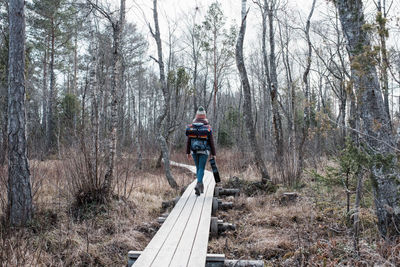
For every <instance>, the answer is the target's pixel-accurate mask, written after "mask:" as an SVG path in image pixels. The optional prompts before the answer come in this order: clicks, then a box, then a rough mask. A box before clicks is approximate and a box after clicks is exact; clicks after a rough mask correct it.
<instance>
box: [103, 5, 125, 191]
mask: <svg viewBox="0 0 400 267" xmlns="http://www.w3.org/2000/svg"><path fill="white" fill-rule="evenodd" d="M125 3H126V0H121V4H120V18H119V20H118V21H116V22H113V21H110V22H111V24H112V28H113V72H112V75H111V76H112V78H111V79H112V82H111V92H110V94H111V124H110V132H109V134H110V136H109V140H108V142H109V144H108V153H109V154H108V163H107V165H108V167H107V168H108V169H107V172H106V174H105V178H104V189H105V194H106V197H107V198H108V199H110V198H111V195H112V183H113V180H114V167H115V155H116V152H117V127H118V100H119V98H118V93H119V90H120V89H121V88H120V85H121V83H120V82H121V81H120V78H121V76H120V70H121V61H120V42H121V33H122V29H123V26H124V23H125Z"/></svg>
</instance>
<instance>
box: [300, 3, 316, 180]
mask: <svg viewBox="0 0 400 267" xmlns="http://www.w3.org/2000/svg"><path fill="white" fill-rule="evenodd" d="M315 1H316V0H313V3H312V7H311V11H310V14H309V15H308V18H307V23H306V29H305V35H306V39H307V45H308V53H307V64H306V69H305V70H304V73H303V83H304V86H305V90H304V98H305V102H306V103H305V107H304V116H303V120H304V122H303V129H302V132H303V136H302V138H301V141H300V144H299V149H298V150H297V151H298V157H299V161H298V163H299V164H298V165H297V171H296V180H297V181H298V180H299V179H300V176H301V173H302V171H303V167H304V144H305V142H306V140H307V137H308V129H309V128H310V106H311V105H310V104H311V101H310V96H309V95H310V81H309V79H308V76H309V74H310V69H311V55H312V45H311V40H310V23H311V17H312V15H313V13H314V8H315Z"/></svg>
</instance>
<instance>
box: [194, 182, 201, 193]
mask: <svg viewBox="0 0 400 267" xmlns="http://www.w3.org/2000/svg"><path fill="white" fill-rule="evenodd" d="M194 192H195V194H196V196H200V183H197V184H196V187H195V188H194Z"/></svg>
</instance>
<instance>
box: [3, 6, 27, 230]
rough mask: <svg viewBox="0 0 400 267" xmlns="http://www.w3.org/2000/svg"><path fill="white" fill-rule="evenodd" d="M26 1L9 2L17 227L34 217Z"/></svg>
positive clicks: (11, 167)
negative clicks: (28, 136) (28, 125)
mask: <svg viewBox="0 0 400 267" xmlns="http://www.w3.org/2000/svg"><path fill="white" fill-rule="evenodd" d="M24 6H25V4H24V0H10V2H9V22H10V24H9V31H10V32H9V35H10V37H9V38H10V39H9V57H8V58H9V61H8V66H9V76H8V216H9V223H10V224H11V225H13V226H22V225H25V224H26V223H28V222H29V221H30V220H31V218H32V191H31V183H30V172H29V163H28V158H27V155H26V148H27V143H26V136H25V130H26V129H25V125H26V118H25V13H24Z"/></svg>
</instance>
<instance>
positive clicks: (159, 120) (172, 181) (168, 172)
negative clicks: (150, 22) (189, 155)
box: [150, 0, 178, 188]
mask: <svg viewBox="0 0 400 267" xmlns="http://www.w3.org/2000/svg"><path fill="white" fill-rule="evenodd" d="M153 17H154V27H155V32H153V30H152V29H150V30H151V34H152V35H153V38H154V39H155V41H156V43H157V53H158V60H157V62H158V67H159V69H160V85H161V90H162V94H163V98H164V102H163V103H162V104H161V112H160V115H159V116H158V117H157V120H156V125H158V127H159V128H161V129H163V128H164V127H163V121H164V119H165V117H166V116H167V112H168V107H169V99H170V97H169V91H168V88H167V83H166V79H165V69H164V61H163V55H162V43H161V36H160V27H159V24H158V12H157V0H153ZM157 140H158V143H159V145H160V148H161V153H162V157H163V160H164V169H165V176H166V178H167V181H168V183H169V185H170V186H171V187H172V188H178V184H177V183H176V181H175V179H174V177H173V176H172V173H171V170H170V162H169V149H168V144H167V142H166V140H165V137H164V135H163V130H159V131H158V136H157Z"/></svg>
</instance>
